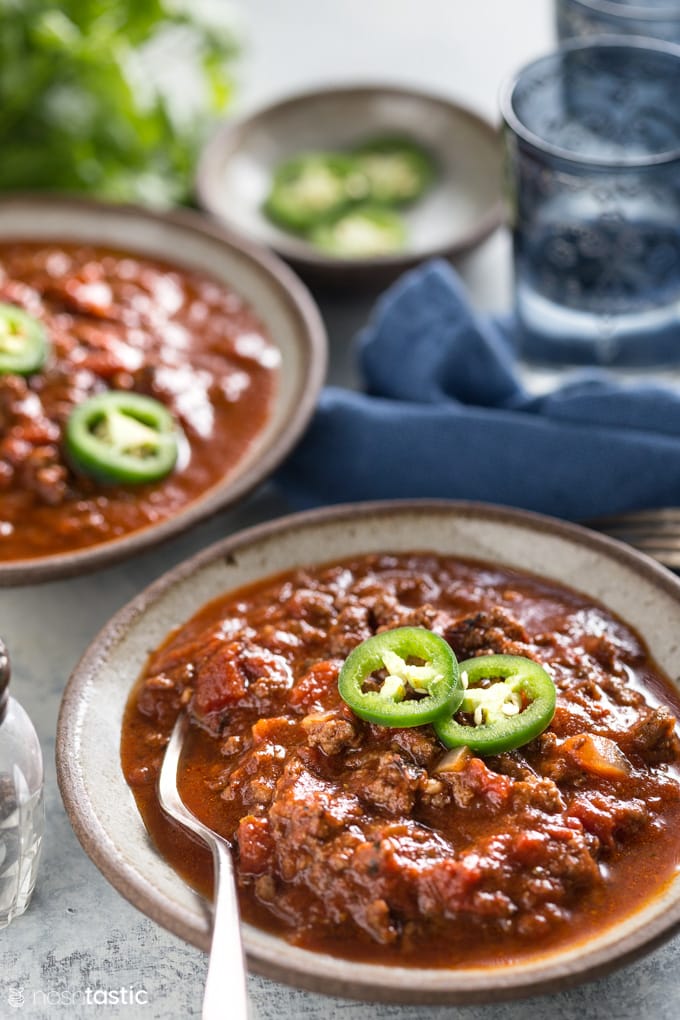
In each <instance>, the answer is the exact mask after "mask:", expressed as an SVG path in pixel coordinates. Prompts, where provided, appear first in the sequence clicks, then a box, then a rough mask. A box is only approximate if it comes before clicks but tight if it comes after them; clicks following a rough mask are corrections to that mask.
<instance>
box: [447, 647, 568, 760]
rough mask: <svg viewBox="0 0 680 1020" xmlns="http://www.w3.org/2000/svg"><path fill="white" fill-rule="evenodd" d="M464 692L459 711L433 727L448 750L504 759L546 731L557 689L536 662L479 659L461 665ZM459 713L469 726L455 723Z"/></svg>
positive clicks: (511, 658)
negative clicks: (504, 754)
mask: <svg viewBox="0 0 680 1020" xmlns="http://www.w3.org/2000/svg"><path fill="white" fill-rule="evenodd" d="M460 676H461V681H462V684H463V687H464V688H465V693H464V695H463V698H462V701H461V702H460V704H459V706H458V708H457V709H456V710H454V712H452V713H449V714H448V715H445V716H440V717H439V718H437V719H436V720H435V722H434V728H435V731H436V733H437V736H438V737H439V739H440V740H441V742H442V743H443V744H445V745H446V747H461V746H463V745H465V746H467V747H469V748H470V749H471V750H472V751H476V752H477V753H479V754H500V753H501V752H502V751H511V750H513V748H515V747H521V746H522V745H523V744H528V743H529V741H530V740H533V738H534V737H537V736H538V735H539V733H542V732H543V730H545V729H547V727H548V726H549V725H550V722H551V720H552V717H553V715H554V714H555V702H556V691H555V685H554V683H553V681H552V680H551V678H550V677H549V676H548V674H547V672H546V671H545V670H544V669H543V667H542V666H540V665H539V664H538V663H537V662H534V661H533V659H526V658H524V656H522V655H480V656H478V657H477V658H475V659H466V660H465V662H461V663H460ZM455 711H459V712H460V713H461V714H463V716H464V717H467V719H469V722H468V721H467V720H466V721H460V722H459V721H457V720H456V719H454V718H453V715H454V714H455Z"/></svg>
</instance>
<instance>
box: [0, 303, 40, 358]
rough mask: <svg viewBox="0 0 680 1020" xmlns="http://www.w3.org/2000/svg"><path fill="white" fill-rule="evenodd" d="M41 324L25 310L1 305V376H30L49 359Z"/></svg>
mask: <svg viewBox="0 0 680 1020" xmlns="http://www.w3.org/2000/svg"><path fill="white" fill-rule="evenodd" d="M47 351H48V342H47V333H46V331H45V327H44V326H43V324H42V322H40V321H39V320H38V319H35V318H34V317H33V316H32V315H29V314H28V312H25V311H24V310H23V308H18V307H17V306H16V305H9V304H5V303H4V302H0V375H31V373H32V372H37V371H38V370H39V369H41V368H42V367H43V365H44V364H45V361H46V359H47Z"/></svg>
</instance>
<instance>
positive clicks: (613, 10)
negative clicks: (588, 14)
mask: <svg viewBox="0 0 680 1020" xmlns="http://www.w3.org/2000/svg"><path fill="white" fill-rule="evenodd" d="M569 2H570V3H571V4H573V5H575V6H577V7H579V6H580V7H586V8H587V9H588V10H589V11H595V12H596V13H598V14H609V15H611V16H612V17H614V18H620V19H621V20H622V21H626V20H627V19H628V18H630V19H631V20H632V19H639V20H641V21H652V22H653V21H680V11H679V10H678V8H677V5H676V6H675V7H662V6H661V5H659V6H657V7H633V6H630V5H624V4H622V3H615V2H614V0H569ZM568 5H569V4H568V3H567V6H568Z"/></svg>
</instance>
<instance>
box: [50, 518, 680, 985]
mask: <svg viewBox="0 0 680 1020" xmlns="http://www.w3.org/2000/svg"><path fill="white" fill-rule="evenodd" d="M415 548H417V549H419V550H433V551H436V552H439V553H442V554H452V555H459V556H463V557H466V558H475V559H478V560H482V561H485V562H487V563H488V562H492V563H495V564H498V565H504V566H507V567H510V568H513V567H514V568H517V569H520V570H522V571H529V572H531V573H533V574H536V575H539V576H543V577H549V578H551V579H553V580H556V581H558V582H560V583H562V584H565V585H567V586H569V587H572V588H576V589H578V590H579V591H581V592H583V593H584V594H585V595H587V596H589V597H591V598H593V599H595V600H597V601H599V602H602V603H604V604H605V605H606V606H607V607H608V608H609V609H611V610H612V611H613V612H615V613H617V614H618V615H619V616H621V617H622V618H623V619H624V620H626V621H627V622H628V623H629V624H631V625H632V626H633V627H635V628H636V630H637V631H638V633H639V634H641V635H642V636H643V637H644V638H645V639H646V642H647V644H648V646H649V649H650V651H651V654H652V656H653V657H654V659H655V660H656V661H657V662H658V664H659V665H660V666H661V668H662V669H665V671H666V672H667V673H668V675H669V676H671V677H676V676H677V675H678V672H679V668H678V667H679V665H680V662H679V657H678V642H677V635H678V632H679V631H680V580H678V579H677V578H676V577H674V576H673V575H671V574H670V573H669V572H667V571H666V570H664V569H663V568H662V567H660V566H659V565H657V564H655V563H653V562H652V561H651V560H649V559H647V558H646V557H643V556H641V555H640V554H639V553H636V552H634V551H633V550H631V549H629V548H627V547H625V546H623V545H621V544H619V543H617V542H614V541H613V540H611V539H608V538H604V537H602V536H599V535H596V534H594V533H593V532H590V531H586V530H585V529H583V528H580V527H577V526H575V525H571V524H566V523H563V522H560V521H556V520H553V519H551V518H546V517H541V516H538V515H535V514H530V513H527V512H523V511H515V510H508V509H504V508H501V507H489V506H484V505H479V504H465V503H444V502H441V503H439V502H411V503H396V504H365V505H354V506H347V507H337V508H331V509H324V510H318V511H312V512H309V513H305V514H299V515H295V516H292V517H288V518H282V519H278V520H275V521H273V522H270V523H267V524H264V525H260V526H258V527H256V528H252V529H250V530H248V531H244V532H242V533H240V534H238V535H232V536H230V537H229V538H227V539H226V540H225V541H222V542H219V543H218V544H216V545H214V546H212V547H211V548H209V549H207V550H205V551H204V552H202V553H200V554H199V555H198V556H196V557H194V558H193V559H191V560H189V561H187V562H186V563H184V564H182V565H180V566H178V567H176V568H175V569H174V570H172V571H171V572H170V573H168V574H167V575H166V576H165V577H163V578H161V579H160V580H159V581H157V582H156V583H155V584H153V585H152V586H151V587H150V588H148V589H147V590H146V591H145V592H143V593H142V594H141V595H139V596H138V597H137V598H136V599H134V601H132V602H131V603H130V604H129V605H128V606H126V607H125V608H124V609H122V610H121V611H120V612H119V613H118V614H117V615H116V616H115V617H114V618H113V619H112V620H111V622H110V623H109V624H108V626H107V627H105V629H104V630H103V631H102V632H101V633H100V634H99V636H98V637H97V638H96V639H95V640H94V642H93V643H92V645H91V646H90V648H89V649H88V650H87V652H86V653H85V655H84V657H83V659H82V660H81V662H80V664H79V665H78V667H77V668H76V670H75V672H74V674H73V676H72V677H71V680H70V681H69V684H68V686H67V688H66V692H65V695H64V699H63V702H62V706H61V712H60V717H59V724H58V734H57V765H58V776H59V784H60V789H61V793H62V797H63V799H64V803H65V805H66V809H67V811H68V814H69V817H70V819H71V822H72V825H73V827H74V829H75V832H76V834H77V836H78V838H79V840H80V841H81V843H82V845H83V847H84V848H85V850H86V852H87V853H88V854H89V855H90V857H91V858H92V860H93V861H94V862H95V864H96V865H97V866H98V867H99V869H100V870H101V871H102V872H103V874H104V875H105V876H106V877H107V878H108V880H109V881H110V882H111V883H112V884H113V885H114V886H115V887H116V888H117V889H118V890H119V891H120V892H121V893H122V894H123V895H124V896H126V897H127V898H128V899H129V900H130V901H131V902H132V903H133V904H135V906H137V907H138V908H139V909H140V910H142V911H144V912H145V913H146V914H147V915H148V916H149V917H151V918H153V919H154V920H155V921H157V922H158V923H160V924H162V925H164V926H165V927H166V928H168V929H169V930H170V931H173V932H175V933H176V934H178V935H180V936H182V937H183V938H185V939H187V940H188V941H189V942H191V943H193V944H194V945H197V946H199V947H202V948H204V949H205V948H207V947H208V944H209V921H208V918H207V912H206V909H205V902H204V901H203V900H202V899H201V897H200V896H198V895H197V894H196V893H195V892H193V891H192V889H191V888H190V887H189V886H187V885H186V884H185V883H184V882H183V881H182V879H181V878H180V877H179V876H178V875H177V874H176V873H175V871H173V869H172V868H171V867H170V865H169V864H167V863H166V861H165V860H164V859H163V858H162V857H161V856H160V855H159V854H158V852H157V851H156V850H155V849H154V847H153V845H152V844H151V842H150V840H149V838H148V836H147V834H146V831H145V829H144V826H143V824H142V821H141V818H140V816H139V814H138V811H137V808H136V806H135V802H134V800H133V796H132V793H131V791H130V790H129V789H128V787H127V786H126V783H125V780H124V778H123V775H122V771H121V766H120V730H121V721H122V716H123V710H124V707H125V704H126V701H127V699H128V696H129V693H130V689H131V687H132V685H133V683H134V681H135V679H136V678H137V676H138V675H139V673H140V672H141V670H142V668H143V665H144V663H145V660H146V656H147V654H148V652H149V650H150V649H151V648H154V647H156V646H158V644H159V643H160V642H161V641H162V640H163V639H164V637H165V636H166V635H167V633H168V632H169V630H170V629H171V628H173V627H174V626H176V625H177V623H178V621H181V620H185V619H187V618H189V617H190V616H191V615H192V614H193V613H194V612H195V611H196V610H197V609H198V608H200V607H201V606H202V605H203V604H204V603H206V602H207V601H208V600H210V599H213V598H214V597H216V596H218V595H220V594H222V593H224V592H226V591H229V590H231V589H235V588H239V587H241V586H242V585H244V584H247V583H249V582H251V581H254V580H256V579H260V578H264V577H267V576H270V575H272V574H275V573H278V572H280V571H286V570H288V569H290V568H292V567H295V566H298V565H300V564H310V565H313V564H317V563H325V562H328V561H331V560H334V559H337V558H341V557H346V556H352V555H355V554H359V553H369V552H376V551H385V550H387V549H389V550H391V551H395V552H397V551H400V550H401V551H406V550H413V549H415ZM679 923H680V877H676V879H675V880H674V881H672V882H671V883H669V885H668V886H667V887H666V888H665V889H663V890H662V891H661V892H660V894H659V895H658V896H657V897H656V898H655V899H653V900H651V901H649V902H648V903H647V904H646V905H645V906H644V907H643V908H642V909H640V910H638V911H637V912H635V913H633V914H632V915H629V916H628V917H626V918H625V919H624V920H623V921H619V922H617V923H616V924H614V925H612V926H611V927H610V928H609V929H606V930H604V931H601V932H600V933H599V934H598V935H597V936H595V937H592V938H590V939H588V940H584V941H582V942H579V943H577V944H573V943H572V944H571V945H569V946H567V947H566V948H564V947H563V948H562V949H555V950H551V951H550V952H546V953H545V954H544V955H542V956H541V957H540V958H537V957H531V958H526V959H524V960H521V961H517V962H515V963H513V964H508V965H503V966H498V967H493V968H482V967H479V968H474V967H461V968H456V969H451V970H445V969H436V968H430V969H428V968H425V967H423V968H412V967H409V968H405V967H399V966H384V965H377V964H371V963H362V962H356V961H350V960H346V959H339V958H337V957H333V956H329V955H324V954H321V953H314V952H310V951H309V950H306V949H302V948H299V947H296V946H293V945H290V944H289V943H287V942H286V941H284V940H283V939H281V938H279V937H276V936H275V935H272V934H268V933H267V932H265V931H261V930H259V929H256V928H254V927H252V926H250V925H244V931H243V935H244V944H245V948H246V951H247V955H248V962H249V966H250V967H251V968H252V969H253V970H255V971H258V972H260V973H263V974H265V975H267V976H269V977H272V978H275V979H278V980H282V981H286V982H288V983H291V984H295V985H299V986H301V987H305V988H310V989H313V990H317V991H322V992H326V993H328V994H340V995H346V996H350V997H354V998H360V999H373V1000H384V1001H395V1002H422V1003H436V1002H448V1003H454V1002H456V1003H463V1002H481V1001H491V1000H497V999H504V998H516V997H519V996H522V995H530V994H537V993H539V992H548V991H553V990H555V989H558V988H561V987H564V986H566V985H569V984H573V983H575V982H578V981H582V980H584V979H586V978H592V977H595V976H597V975H599V974H602V973H604V972H606V971H608V970H610V969H612V968H613V967H615V966H618V965H621V964H623V963H625V962H626V961H629V960H630V959H632V958H633V957H635V956H636V955H639V954H640V953H642V952H643V951H644V950H647V949H650V948H651V947H652V946H654V945H655V944H656V943H658V942H659V941H661V940H662V939H664V938H667V937H668V936H669V935H670V934H671V933H672V932H673V931H674V930H675V929H676V928H677V926H678V924H679Z"/></svg>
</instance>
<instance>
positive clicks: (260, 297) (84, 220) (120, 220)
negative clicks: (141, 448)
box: [0, 195, 327, 586]
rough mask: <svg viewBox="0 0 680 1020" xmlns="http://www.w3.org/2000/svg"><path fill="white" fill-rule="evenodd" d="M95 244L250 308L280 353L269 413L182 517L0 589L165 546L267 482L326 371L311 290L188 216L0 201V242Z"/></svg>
mask: <svg viewBox="0 0 680 1020" xmlns="http://www.w3.org/2000/svg"><path fill="white" fill-rule="evenodd" d="M5 238H7V239H12V240H31V239H34V240H38V241H45V240H55V241H62V242H64V243H68V242H74V241H75V242H78V241H82V242H86V243H94V244H97V245H101V246H104V247H111V248H115V249H118V250H120V251H123V252H132V253H140V254H144V255H147V256H150V257H152V258H154V257H155V258H159V259H162V260H163V261H164V262H169V263H171V264H174V265H176V266H178V267H180V268H182V267H183V268H189V269H193V270H198V271H201V272H204V273H206V274H207V275H209V276H212V277H213V278H214V279H216V280H218V281H221V282H224V283H225V284H227V285H228V286H229V287H231V288H233V290H235V291H236V292H237V293H238V294H239V295H240V296H241V297H243V298H245V300H246V301H247V302H248V303H249V304H250V305H251V307H252V308H253V309H254V310H255V311H256V312H257V314H258V316H259V317H260V319H261V320H262V321H263V322H264V324H265V326H266V327H267V329H268V331H269V334H270V336H271V338H272V339H273V341H274V343H276V344H277V346H278V347H279V349H280V351H281V368H280V374H279V386H278V392H277V394H276V397H275V402H274V407H273V411H272V414H271V416H270V418H269V421H268V422H267V424H266V426H265V428H264V429H263V431H262V432H261V433H260V434H259V435H258V437H257V438H256V440H255V442H254V443H253V444H252V446H251V447H250V448H249V449H248V451H247V452H246V454H245V456H244V457H243V458H242V459H241V460H240V461H239V462H238V464H237V465H236V466H235V467H234V468H233V469H232V470H230V471H229V474H228V476H226V477H225V478H224V479H223V481H221V482H219V483H218V484H217V485H215V486H213V487H212V488H211V489H208V490H207V491H206V492H205V493H203V495H202V496H200V497H199V498H198V499H196V500H194V501H193V502H192V503H190V504H189V505H188V506H186V507H185V508H184V509H183V510H182V511H181V512H180V513H178V514H175V515H174V516H172V517H169V518H167V519H165V520H163V521H161V522H159V523H158V524H154V525H152V526H150V527H147V528H144V529H143V530H141V531H135V532H132V533H130V534H128V535H126V536H124V537H123V538H120V539H115V540H113V541H110V542H105V543H102V544H100V545H95V546H91V547H89V548H86V549H80V550H77V551H75V552H69V553H64V554H59V555H54V556H45V557H41V558H39V559H28V560H14V561H11V562H0V586H3V585H12V584H26V583H32V582H34V581H43V580H48V579H51V578H56V577H66V576H69V575H73V574H78V573H81V572H83V571H85V570H91V569H94V568H95V567H101V566H103V565H104V564H108V563H111V562H113V561H116V560H119V559H122V558H123V557H124V556H130V555H132V554H133V553H137V552H139V551H140V550H142V549H144V548H145V547H147V546H149V545H151V544H153V543H155V542H160V541H161V540H163V539H166V538H169V537H170V536H171V535H174V534H177V533H178V532H180V531H182V530H184V529H186V528H188V527H190V526H191V525H193V524H195V523H197V522H198V521H199V520H201V519H203V518H204V517H207V516H209V515H210V514H212V513H214V512H216V511H217V510H221V509H223V508H224V507H226V506H228V505H230V504H232V503H234V502H235V501H237V500H238V499H240V498H241V497H242V496H244V495H245V494H246V493H247V492H249V491H250V490H251V489H252V488H254V487H255V486H256V485H257V484H258V483H259V482H261V481H262V480H263V479H264V478H266V477H267V476H268V475H269V474H270V473H271V472H272V471H273V470H274V468H276V467H277V465H278V464H279V463H280V462H281V461H282V460H283V458H284V457H285V455H286V454H287V453H288V452H289V450H290V449H292V447H293V445H294V444H295V442H296V441H297V439H298V438H299V437H300V435H301V434H302V432H303V430H304V428H305V426H306V424H307V422H308V420H309V418H310V416H311V414H312V412H313V410H314V407H315V404H316V399H317V396H318V393H319V390H320V388H321V385H322V382H323V378H324V374H325V369H326V346H327V345H326V333H325V329H324V325H323V322H322V320H321V316H320V314H319V312H318V310H317V307H316V305H315V303H314V301H313V300H312V298H311V297H310V295H309V293H308V291H307V290H306V288H305V287H304V286H303V284H302V283H301V282H300V281H299V280H298V278H297V277H296V276H295V275H294V274H293V273H292V272H291V271H290V269H289V268H288V267H287V266H286V265H284V264H283V263H282V262H281V261H280V260H279V259H277V258H276V257H275V256H273V255H271V254H270V253H269V252H267V251H266V250H263V249H260V248H258V247H256V246H255V245H253V244H249V243H248V242H246V241H244V240H243V239H241V238H237V237H235V236H234V235H233V233H230V232H229V231H228V230H227V229H226V228H220V227H218V226H217V225H215V224H214V223H212V222H210V221H209V220H207V219H206V218H205V217H203V216H200V215H198V214H196V213H191V212H188V211H179V212H174V213H157V212H152V211H150V210H146V209H141V208H138V207H135V206H117V205H111V204H105V203H98V202H92V201H87V200H80V199H71V198H59V197H56V196H55V197H51V196H36V195H25V196H15V197H11V198H7V199H2V200H0V239H5Z"/></svg>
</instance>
